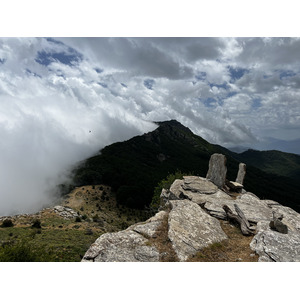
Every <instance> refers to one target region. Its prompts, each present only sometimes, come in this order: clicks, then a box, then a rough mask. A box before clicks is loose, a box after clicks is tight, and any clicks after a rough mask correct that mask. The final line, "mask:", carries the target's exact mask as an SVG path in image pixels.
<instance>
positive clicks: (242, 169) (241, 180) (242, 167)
mask: <svg viewBox="0 0 300 300" xmlns="http://www.w3.org/2000/svg"><path fill="white" fill-rule="evenodd" d="M245 175H246V165H245V164H243V163H240V164H239V171H238V174H237V177H236V180H235V181H236V182H237V183H240V184H241V185H243V183H244V179H245Z"/></svg>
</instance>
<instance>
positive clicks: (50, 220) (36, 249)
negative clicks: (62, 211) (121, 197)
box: [0, 185, 150, 262]
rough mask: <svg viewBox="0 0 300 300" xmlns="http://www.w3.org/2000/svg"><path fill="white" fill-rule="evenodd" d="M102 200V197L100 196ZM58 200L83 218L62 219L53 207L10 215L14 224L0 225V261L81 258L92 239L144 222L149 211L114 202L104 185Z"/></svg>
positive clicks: (69, 259)
mask: <svg viewBox="0 0 300 300" xmlns="http://www.w3.org/2000/svg"><path fill="white" fill-rule="evenodd" d="M103 193H104V194H105V199H104V200H101V195H102V194H103ZM62 201H63V202H62V203H61V204H62V205H64V206H68V207H70V208H72V209H73V210H75V211H77V212H81V210H80V208H82V209H83V211H84V215H83V216H82V217H80V216H78V217H76V218H75V217H74V218H71V219H64V218H63V217H61V216H59V215H58V214H56V213H55V212H54V211H53V210H52V209H46V210H43V211H41V212H40V213H39V214H38V215H24V216H12V217H11V218H10V219H5V220H10V222H11V223H12V224H14V226H6V225H7V224H8V223H7V221H5V220H4V221H5V222H4V221H3V222H2V223H4V224H6V225H5V226H1V227H0V261H57V262H63V261H69V262H72V261H80V260H81V259H82V257H83V255H84V254H85V252H86V251H87V249H88V248H89V247H90V245H91V244H92V243H93V242H95V240H96V239H97V238H98V237H99V236H100V235H101V234H103V233H105V232H115V231H119V230H123V229H126V228H127V227H129V226H130V225H132V224H134V223H137V222H141V221H145V220H146V219H148V218H149V217H150V212H149V211H142V210H138V209H132V208H128V207H125V206H123V205H120V204H117V203H116V200H115V195H114V194H113V193H111V191H110V188H109V187H107V186H96V185H95V186H94V187H93V186H85V187H80V188H76V189H75V190H73V191H72V192H71V193H70V194H68V195H66V196H65V197H64V199H63V200H62Z"/></svg>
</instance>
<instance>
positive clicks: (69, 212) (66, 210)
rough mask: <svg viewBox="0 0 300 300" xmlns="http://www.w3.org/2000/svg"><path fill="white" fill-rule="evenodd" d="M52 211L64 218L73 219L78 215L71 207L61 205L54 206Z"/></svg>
mask: <svg viewBox="0 0 300 300" xmlns="http://www.w3.org/2000/svg"><path fill="white" fill-rule="evenodd" d="M53 211H54V212H55V213H57V214H58V215H59V216H61V217H63V218H64V219H73V218H76V217H77V216H79V215H78V213H77V212H76V211H75V210H73V209H72V208H70V207H66V206H61V205H56V206H54V207H53Z"/></svg>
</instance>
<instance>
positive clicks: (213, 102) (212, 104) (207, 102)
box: [198, 98, 217, 108]
mask: <svg viewBox="0 0 300 300" xmlns="http://www.w3.org/2000/svg"><path fill="white" fill-rule="evenodd" d="M198 99H199V100H200V101H201V102H202V103H203V104H204V105H205V106H206V107H208V108H212V107H215V106H216V104H217V100H216V99H214V98H204V99H203V98H198Z"/></svg>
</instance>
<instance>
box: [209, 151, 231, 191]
mask: <svg viewBox="0 0 300 300" xmlns="http://www.w3.org/2000/svg"><path fill="white" fill-rule="evenodd" d="M226 173H227V168H226V156H225V155H223V154H218V153H215V154H213V155H212V156H211V157H210V160H209V168H208V172H207V174H206V178H207V179H208V180H210V181H211V182H213V183H214V184H215V185H216V186H217V187H218V188H220V189H221V188H222V187H223V186H224V184H225V180H226Z"/></svg>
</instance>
